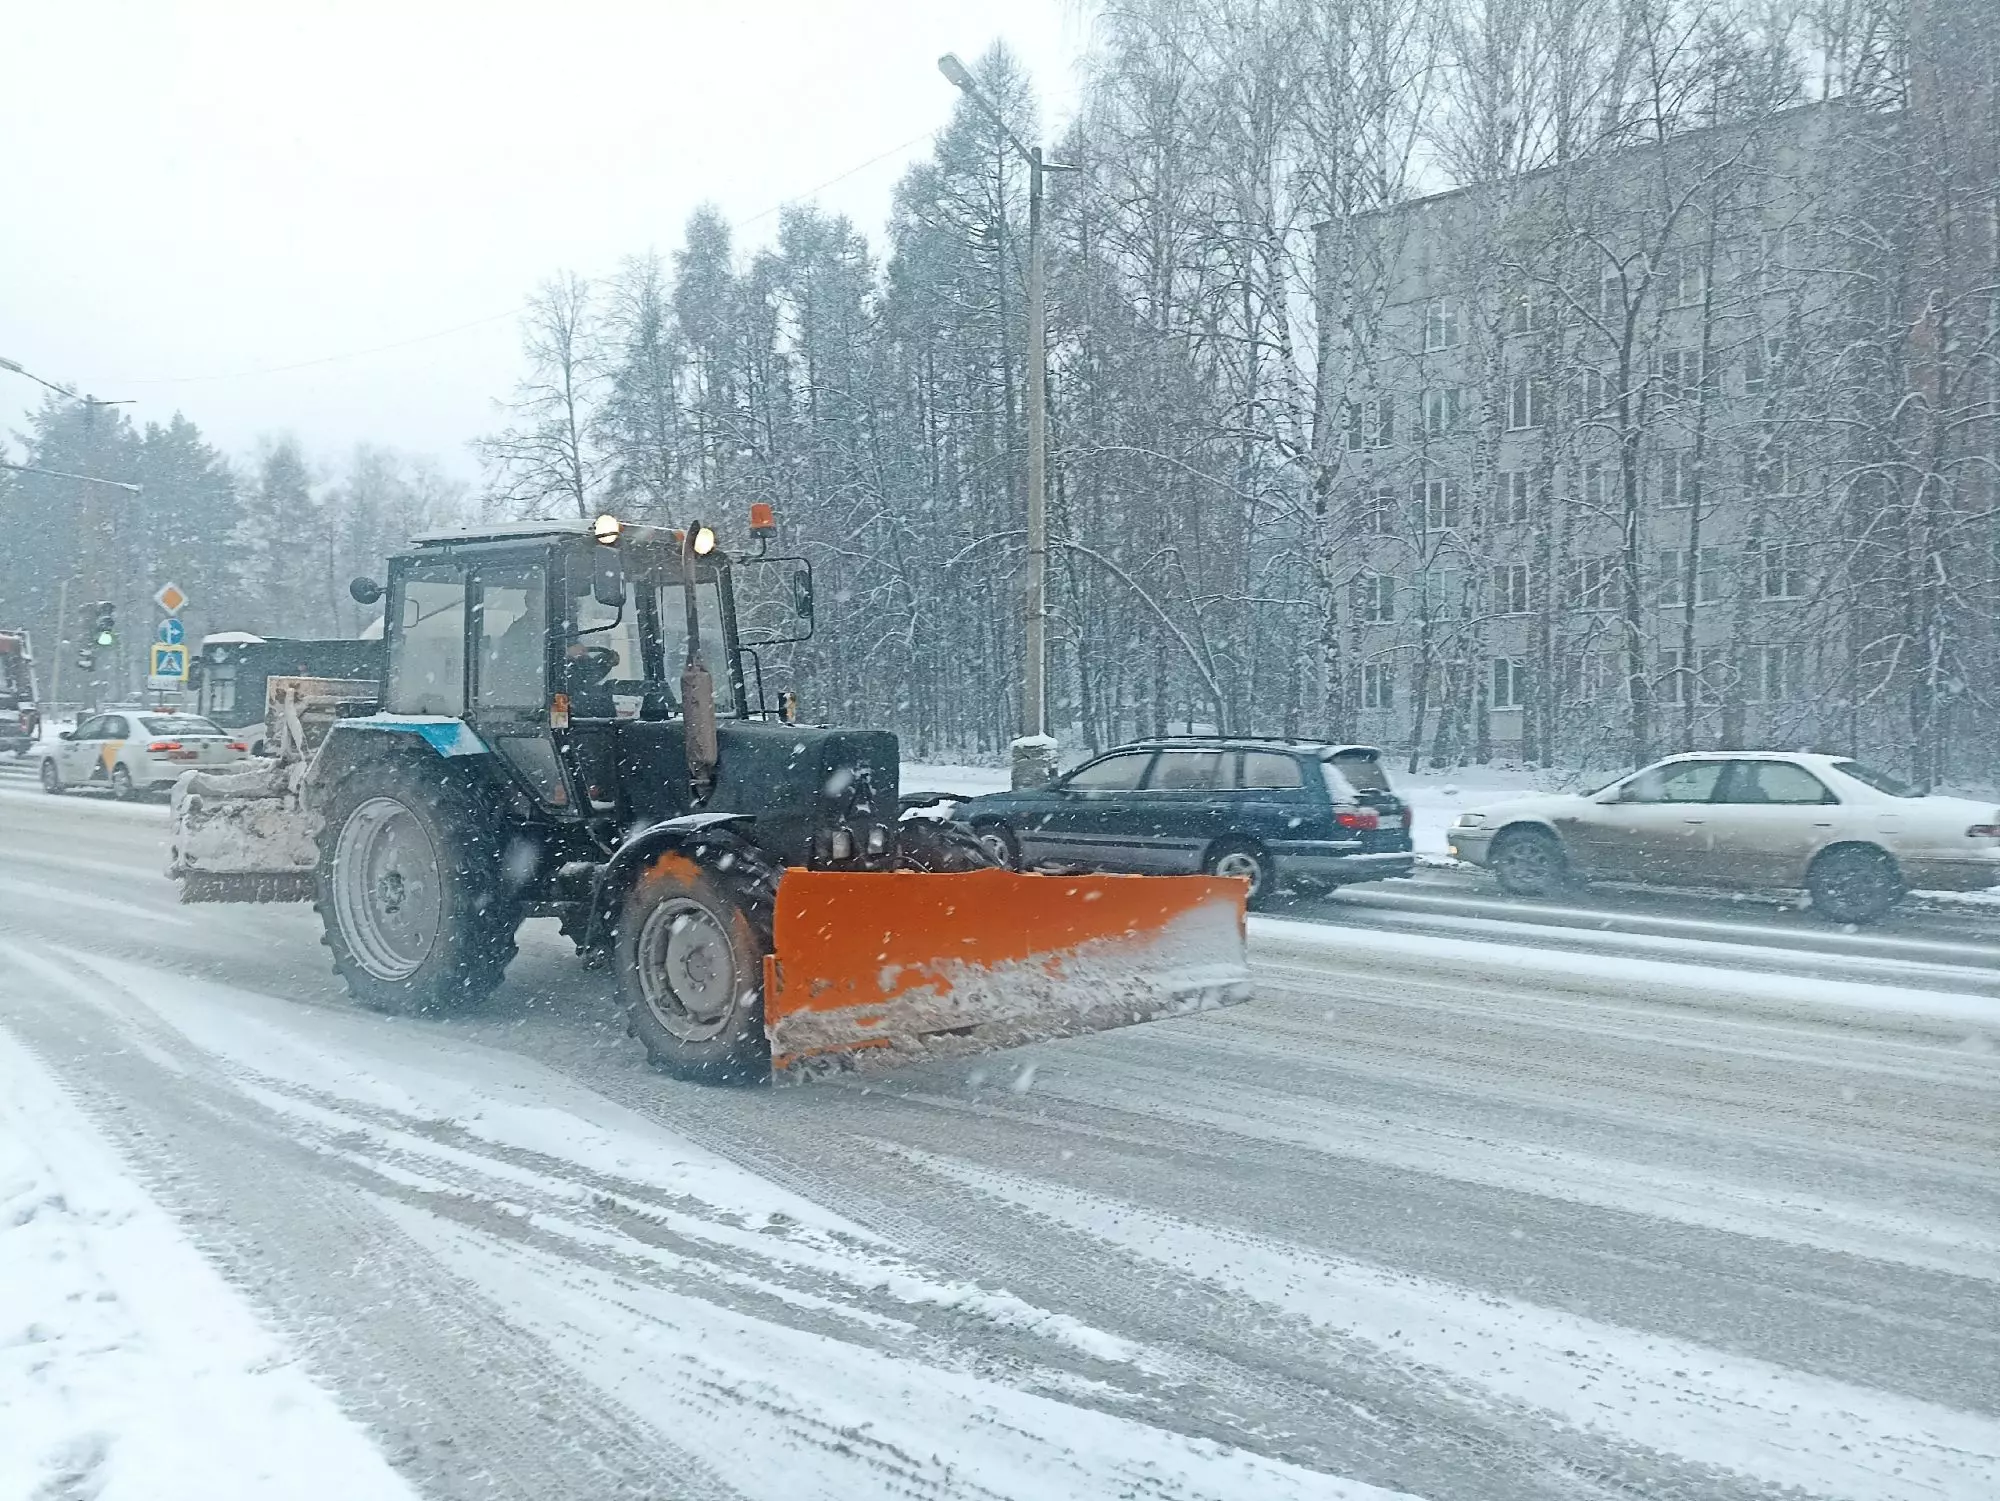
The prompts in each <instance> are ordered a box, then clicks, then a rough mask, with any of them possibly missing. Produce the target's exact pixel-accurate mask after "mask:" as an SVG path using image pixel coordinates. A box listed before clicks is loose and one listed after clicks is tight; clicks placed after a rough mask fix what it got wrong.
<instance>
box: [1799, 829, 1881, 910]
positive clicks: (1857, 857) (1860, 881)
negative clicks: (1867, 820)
mask: <svg viewBox="0 0 2000 1501" xmlns="http://www.w3.org/2000/svg"><path fill="white" fill-rule="evenodd" d="M1806 890H1807V891H1809V892H1810V893H1812V907H1813V911H1815V912H1817V913H1818V914H1819V915H1820V916H1821V917H1824V918H1826V919H1827V920H1828V921H1829V922H1839V923H1871V922H1874V921H1876V920H1877V919H1878V918H1880V917H1882V916H1883V915H1884V914H1885V913H1886V912H1888V910H1889V909H1890V908H1891V907H1893V906H1895V905H1896V903H1897V902H1898V901H1900V900H1901V899H1902V896H1903V878H1902V876H1901V874H1900V873H1898V871H1897V870H1896V862H1895V861H1894V860H1892V859H1890V858H1889V856H1888V855H1886V854H1884V853H1883V852H1882V851H1881V850H1879V849H1876V848H1875V847H1874V846H1873V845H1863V844H1844V845H1840V846H1838V847H1836V848H1834V849H1830V850H1828V851H1826V852H1825V853H1824V854H1822V855H1821V856H1820V857H1819V858H1818V859H1817V860H1815V861H1813V863H1812V869H1811V870H1810V871H1808V872H1807V873H1806Z"/></svg>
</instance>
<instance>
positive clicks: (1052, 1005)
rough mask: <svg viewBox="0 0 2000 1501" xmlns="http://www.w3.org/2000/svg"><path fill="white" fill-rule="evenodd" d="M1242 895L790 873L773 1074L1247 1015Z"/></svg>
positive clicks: (768, 1026)
mask: <svg viewBox="0 0 2000 1501" xmlns="http://www.w3.org/2000/svg"><path fill="white" fill-rule="evenodd" d="M1243 897H1244V887H1243V883H1242V882H1241V881H1234V880H1225V879H1218V878H1216V877H1213V876H1037V875H1015V874H1013V873H1012V872H1009V871H1001V870H982V871H972V872H968V873H965V874H962V875H929V874H917V873H881V874H860V873H856V874H845V873H839V872H833V871H806V870H791V871H787V872H786V873H785V876H784V878H783V879H782V880H781V881H780V882H779V883H778V905H777V914H776V918H775V922H774V926H773V938H774V944H773V948H774V950H775V952H774V953H773V955H772V956H771V957H770V958H769V959H767V960H766V961H765V984H764V1025H765V1030H766V1031H767V1032H768V1033H769V1035H770V1039H771V1066H772V1069H773V1070H774V1072H776V1073H778V1074H780V1075H782V1074H786V1073H791V1074H794V1075H811V1074H815V1073H819V1072H823V1071H825V1072H830V1071H833V1070H837V1069H870V1070H873V1069H882V1068H894V1067H897V1066H899V1065H901V1064H905V1063H911V1062H915V1061H917V1060H919V1059H924V1058H937V1057H955V1056H960V1055H963V1054H967V1053H981V1052H986V1051H989V1050H991V1049H994V1048H1006V1047H1014V1046H1017V1045H1018V1044H1021V1043H1025V1042H1034V1041H1037V1040H1039V1039H1042V1038H1049V1037H1070V1036H1075V1035H1078V1034H1080V1033H1085V1032H1099V1031H1103V1030H1105V1029H1107V1028H1111V1027H1122V1026H1126V1025H1129V1024H1131V1023H1134V1022H1144V1021H1155V1020H1158V1019H1160V1018H1162V1017H1168V1016H1181V1015H1185V1014H1187V1013H1189V1012H1194V1011H1205V1010H1208V1009H1210V1008H1212V1007H1216V1006H1225V1005H1230V1004H1233V1003H1235V1002H1238V1001H1246V1000H1248V999H1249V998H1250V974H1249V970H1248V968H1247V966H1246V964H1245V960H1244V952H1243V927H1244V924H1243Z"/></svg>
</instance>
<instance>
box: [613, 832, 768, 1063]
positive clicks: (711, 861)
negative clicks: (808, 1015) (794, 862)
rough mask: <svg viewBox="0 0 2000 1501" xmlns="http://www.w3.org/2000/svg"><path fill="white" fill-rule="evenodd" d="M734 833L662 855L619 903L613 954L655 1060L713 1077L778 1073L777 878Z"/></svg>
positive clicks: (635, 1024) (635, 1028)
mask: <svg viewBox="0 0 2000 1501" xmlns="http://www.w3.org/2000/svg"><path fill="white" fill-rule="evenodd" d="M734 844H735V842H734V841H730V842H728V843H724V844H719V845H716V846H711V847H707V848H697V849H695V850H693V851H687V850H667V851H663V852H662V853H660V854H658V855H655V856H654V857H653V858H652V860H651V861H650V862H649V863H648V864H647V866H646V868H645V869H644V870H642V871H641V872H640V873H639V874H638V876H637V877H636V878H635V879H634V880H633V882H632V885H631V887H630V889H629V890H627V891H626V893H625V897H624V900H623V902H622V903H621V904H620V907H619V913H618V928H617V932H616V933H615V934H614V935H613V955H614V959H613V962H614V963H615V965H616V966H617V970H618V985H619V989H620V990H621V992H623V994H624V997H625V1006H626V1010H627V1011H628V1013H629V1014H630V1016H631V1021H632V1035H633V1036H634V1037H636V1038H638V1039H639V1040H640V1041H641V1042H642V1043H644V1044H645V1045H646V1056H647V1058H648V1059H649V1060H651V1062H652V1064H653V1066H654V1067H655V1068H659V1069H664V1070H665V1071H666V1072H668V1073H670V1074H673V1075H676V1076H677V1077H679V1078H682V1079H691V1080H694V1081H696V1082H699V1083H709V1084H752V1083H757V1082H759V1081H761V1080H766V1079H769V1078H770V1076H771V1042H770V1039H769V1038H768V1037H767V1036H766V1035H765V1033H764V956H765V955H766V954H768V953H770V952H771V913H772V909H773V907H774V905H775V900H776V886H775V884H774V882H773V881H772V879H771V878H770V877H769V876H768V875H766V874H764V873H763V872H762V871H761V868H760V866H761V862H759V861H757V860H755V859H754V857H745V856H744V855H743V854H742V853H741V852H739V851H738V850H737V849H736V848H734Z"/></svg>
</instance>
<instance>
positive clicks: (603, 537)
mask: <svg viewBox="0 0 2000 1501" xmlns="http://www.w3.org/2000/svg"><path fill="white" fill-rule="evenodd" d="M624 530H625V523H624V522H622V521H620V520H619V519H618V518H617V517H616V516H613V515H611V514H610V513H609V512H607V513H605V514H604V515H602V516H600V517H598V518H597V519H596V520H595V521H593V522H591V524H590V534H591V536H593V537H595V538H596V539H597V540H598V541H600V542H602V543H603V544H604V545H605V546H606V547H615V546H617V544H618V534H619V533H620V532H622V531H624Z"/></svg>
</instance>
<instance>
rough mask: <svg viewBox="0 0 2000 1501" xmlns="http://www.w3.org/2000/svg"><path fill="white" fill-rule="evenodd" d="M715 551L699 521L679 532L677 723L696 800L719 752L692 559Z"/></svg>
mask: <svg viewBox="0 0 2000 1501" xmlns="http://www.w3.org/2000/svg"><path fill="white" fill-rule="evenodd" d="M714 551H715V533H714V531H713V530H711V529H710V528H709V527H707V526H705V525H703V524H702V523H701V522H699V521H695V522H690V523H689V525H688V529H687V530H686V531H685V532H683V533H682V534H681V597H682V599H683V600H684V601H685V602H686V604H687V662H686V664H685V665H684V666H683V667H682V668H681V724H682V726H683V728H684V732H685V739H686V740H687V763H688V782H689V784H690V787H691V789H692V791H693V793H694V800H695V801H696V802H697V803H699V802H701V801H702V800H703V799H704V798H706V797H707V796H708V794H709V790H710V789H711V788H713V787H714V785H715V763H716V761H717V759H718V758H719V756H720V751H719V749H718V747H717V745H716V738H715V679H714V678H712V677H710V676H709V672H708V668H707V667H706V666H704V665H703V663H702V660H701V611H700V609H699V608H698V606H697V605H696V601H695V592H694V589H695V559H696V558H697V557H703V558H705V557H707V556H708V555H709V554H710V553H712V552H714Z"/></svg>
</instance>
